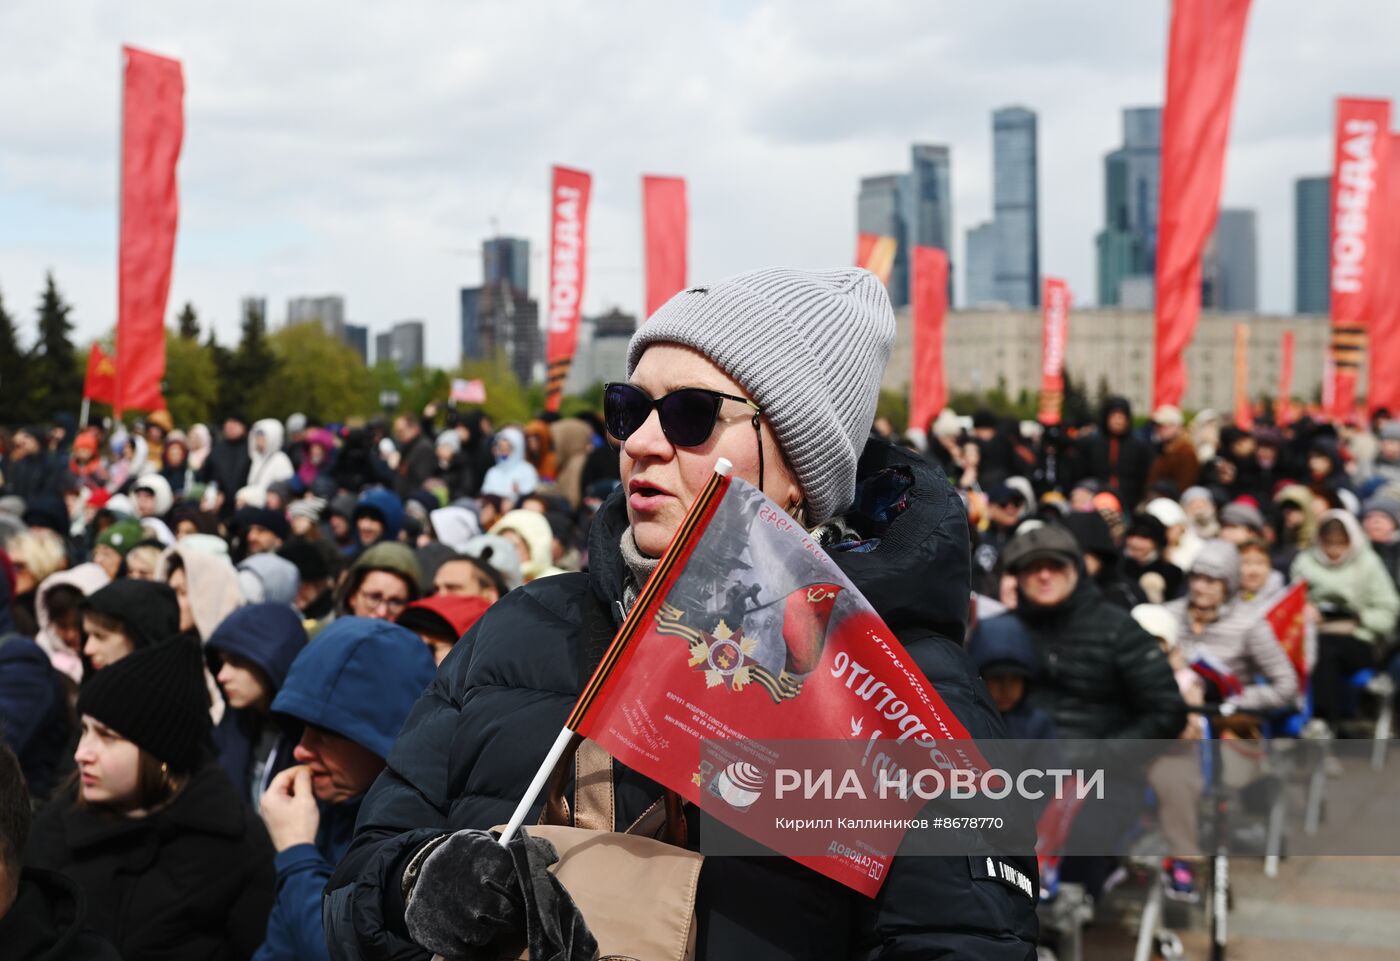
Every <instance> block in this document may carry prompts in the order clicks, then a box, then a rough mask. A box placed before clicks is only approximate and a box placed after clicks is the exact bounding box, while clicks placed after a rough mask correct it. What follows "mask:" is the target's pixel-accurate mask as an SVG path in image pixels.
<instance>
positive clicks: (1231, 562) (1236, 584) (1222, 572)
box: [1189, 539, 1240, 594]
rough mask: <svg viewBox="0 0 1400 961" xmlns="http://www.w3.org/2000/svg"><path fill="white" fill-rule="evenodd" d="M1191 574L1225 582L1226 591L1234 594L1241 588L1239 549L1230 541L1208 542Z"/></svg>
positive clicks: (1196, 560) (1192, 564)
mask: <svg viewBox="0 0 1400 961" xmlns="http://www.w3.org/2000/svg"><path fill="white" fill-rule="evenodd" d="M1189 573H1190V574H1191V575H1193V576H1195V575H1201V576H1203V577H1213V578H1215V579H1216V580H1217V581H1224V582H1225V588H1226V591H1227V592H1228V593H1229V594H1233V593H1235V591H1237V590H1239V588H1240V552H1239V548H1237V547H1235V545H1234V544H1231V543H1230V542H1229V541H1223V540H1219V539H1216V540H1213V541H1206V542H1205V545H1204V546H1203V547H1202V548H1201V552H1200V553H1199V554H1197V555H1196V559H1195V560H1194V561H1192V562H1191V570H1190V572H1189Z"/></svg>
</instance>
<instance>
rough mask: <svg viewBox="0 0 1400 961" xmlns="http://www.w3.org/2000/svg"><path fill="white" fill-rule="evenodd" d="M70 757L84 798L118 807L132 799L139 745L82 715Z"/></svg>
mask: <svg viewBox="0 0 1400 961" xmlns="http://www.w3.org/2000/svg"><path fill="white" fill-rule="evenodd" d="M73 760H74V761H76V762H77V763H78V776H79V778H80V780H81V784H82V792H83V800H84V801H87V802H88V803H90V804H111V805H116V806H119V807H120V806H128V805H131V804H133V803H134V802H135V800H136V791H137V787H138V784H139V778H140V766H141V750H140V748H138V747H137V746H136V745H135V744H132V743H131V742H130V741H128V740H127V739H126V738H124V737H122V736H121V735H120V734H118V733H117V732H116V731H114V730H112V729H111V728H110V727H108V726H107V725H105V724H103V723H102V722H101V721H99V720H97V719H96V718H94V717H92V716H91V715H88V714H84V715H83V734H82V737H80V738H79V739H78V749H77V750H76V751H74V752H73Z"/></svg>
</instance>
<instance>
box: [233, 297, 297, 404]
mask: <svg viewBox="0 0 1400 961" xmlns="http://www.w3.org/2000/svg"><path fill="white" fill-rule="evenodd" d="M216 363H217V357H216ZM276 368H277V355H276V354H275V353H273V350H272V345H271V344H269V343H268V339H267V320H266V318H264V317H263V313H262V311H261V310H260V309H258V308H257V306H256V305H254V304H249V305H248V309H247V310H246V311H245V312H244V314H243V330H242V336H241V337H240V339H239V341H238V349H237V350H235V351H234V352H233V356H232V358H230V360H229V364H228V368H227V376H226V377H225V379H224V380H223V383H222V384H221V388H222V389H221V391H220V397H219V401H220V406H221V407H223V413H224V414H228V413H230V412H235V411H236V412H239V413H242V414H243V416H245V417H246V416H248V414H247V412H248V410H249V409H251V407H252V406H253V405H255V404H257V402H258V400H259V398H260V397H261V396H262V394H263V392H264V389H265V388H266V386H267V384H268V383H269V382H270V381H271V380H272V377H273V375H274V374H275V372H276ZM224 373H225V372H224V371H220V374H221V375H223V374H224ZM283 416H285V414H284V415H283Z"/></svg>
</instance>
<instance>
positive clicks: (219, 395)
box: [204, 326, 236, 421]
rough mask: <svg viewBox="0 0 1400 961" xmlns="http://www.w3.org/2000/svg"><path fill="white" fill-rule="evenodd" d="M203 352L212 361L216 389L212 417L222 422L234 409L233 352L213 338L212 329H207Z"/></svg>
mask: <svg viewBox="0 0 1400 961" xmlns="http://www.w3.org/2000/svg"><path fill="white" fill-rule="evenodd" d="M204 349H205V352H206V353H208V355H209V357H210V358H211V359H212V360H213V361H214V379H215V381H216V382H217V385H218V389H217V390H216V391H215V399H214V416H215V418H216V419H218V420H220V421H222V420H223V419H224V418H225V417H227V416H228V415H229V414H231V413H233V412H234V411H235V409H236V405H235V403H234V400H235V398H234V396H233V387H232V384H233V381H234V377H233V351H231V350H229V349H228V348H227V347H225V346H224V345H223V344H221V343H219V341H218V339H217V338H216V337H215V336H214V328H213V327H212V326H211V327H210V328H209V336H208V338H207V339H206V340H205V341H204Z"/></svg>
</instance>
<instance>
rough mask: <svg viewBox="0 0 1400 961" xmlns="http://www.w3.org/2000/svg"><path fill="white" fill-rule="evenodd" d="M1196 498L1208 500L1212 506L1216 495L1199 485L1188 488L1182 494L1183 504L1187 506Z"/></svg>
mask: <svg viewBox="0 0 1400 961" xmlns="http://www.w3.org/2000/svg"><path fill="white" fill-rule="evenodd" d="M1196 500H1203V501H1208V502H1210V504H1211V505H1212V506H1213V505H1214V504H1215V497H1214V495H1212V494H1211V492H1210V491H1209V490H1207V489H1206V488H1204V487H1200V486H1197V487H1188V488H1186V492H1185V493H1184V494H1182V495H1181V506H1182V507H1185V506H1186V505H1187V504H1189V503H1191V502H1192V501H1196Z"/></svg>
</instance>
